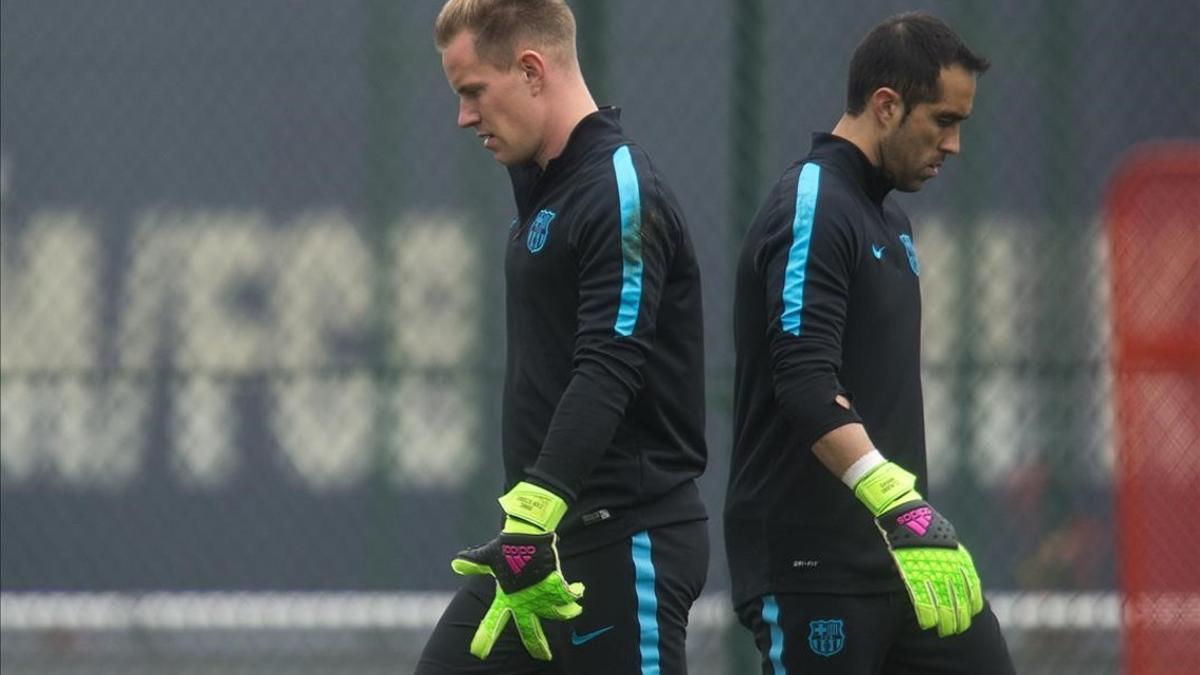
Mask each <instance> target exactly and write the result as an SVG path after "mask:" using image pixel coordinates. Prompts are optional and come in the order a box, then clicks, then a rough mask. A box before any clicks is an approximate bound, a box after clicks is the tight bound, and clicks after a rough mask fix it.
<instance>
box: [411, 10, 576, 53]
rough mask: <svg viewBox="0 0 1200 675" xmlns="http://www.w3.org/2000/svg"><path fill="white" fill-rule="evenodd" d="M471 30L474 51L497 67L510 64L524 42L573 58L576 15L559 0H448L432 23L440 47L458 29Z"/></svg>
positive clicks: (457, 31)
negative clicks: (473, 36)
mask: <svg viewBox="0 0 1200 675" xmlns="http://www.w3.org/2000/svg"><path fill="white" fill-rule="evenodd" d="M463 31H470V32H471V33H472V34H474V35H475V51H476V53H478V54H479V57H480V58H482V59H483V60H485V61H487V62H489V63H491V64H492V65H494V66H497V67H499V68H509V67H510V66H512V65H513V63H514V60H515V57H516V51H517V48H518V47H519V46H520V45H521V43H526V44H528V45H530V46H532V47H534V48H537V49H541V50H543V51H546V52H549V54H548V55H551V56H558V57H559V58H561V59H565V60H566V62H568V63H575V62H576V56H575V15H574V14H572V13H571V8H570V7H568V6H567V3H566V2H564V1H563V0H449V2H447V3H446V4H445V5H444V6H443V7H442V11H440V12H438V16H437V20H436V21H434V24H433V33H434V42H435V44H437V48H438V49H439V50H444V49H446V47H447V46H448V45H449V44H450V42H451V41H453V40H454V38H456V37H458V34H459V33H461V32H463Z"/></svg>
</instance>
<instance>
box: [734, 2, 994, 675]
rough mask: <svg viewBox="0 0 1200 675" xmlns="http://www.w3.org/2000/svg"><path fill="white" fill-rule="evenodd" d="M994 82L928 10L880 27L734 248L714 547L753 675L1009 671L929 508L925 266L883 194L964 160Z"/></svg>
mask: <svg viewBox="0 0 1200 675" xmlns="http://www.w3.org/2000/svg"><path fill="white" fill-rule="evenodd" d="M987 68H988V62H987V61H986V60H984V59H983V58H981V57H979V56H977V55H975V54H974V53H972V52H971V51H970V50H969V49H968V48H967V47H966V46H965V45H964V44H963V43H962V41H961V40H960V39H959V38H958V36H957V35H955V34H954V32H953V31H952V30H951V29H950V28H949V27H948V26H946V25H945V24H944V23H942V22H941V21H939V20H938V19H936V18H934V17H932V16H930V15H928V14H907V15H901V16H899V17H896V18H893V19H891V20H889V21H887V22H885V23H883V24H881V25H879V26H877V27H876V28H875V29H874V30H872V31H871V32H870V33H869V34H868V35H867V36H866V38H865V39H864V40H863V41H862V42H861V43H860V45H859V46H858V48H857V50H856V51H855V53H854V57H853V59H852V61H851V65H850V77H849V87H848V89H849V91H848V96H847V109H846V112H845V114H844V115H843V116H842V118H841V120H840V121H839V122H838V123H837V125H836V126H835V127H834V129H833V132H832V133H828V134H816V135H814V137H813V144H812V150H811V152H810V153H809V155H808V156H807V157H806V158H805V159H803V160H802V161H800V162H797V163H796V164H795V165H793V166H792V167H791V168H790V169H788V170H787V171H786V172H785V173H784V174H783V177H782V178H781V179H780V180H779V182H778V183H777V184H776V185H775V186H774V188H773V189H772V190H771V192H770V193H769V194H768V196H767V199H766V201H765V203H764V204H763V206H762V208H761V210H760V211H759V213H758V215H757V217H756V218H755V220H754V222H753V223H752V225H751V227H750V230H749V232H748V234H747V236H746V240H745V243H744V245H743V248H742V253H741V258H740V260H739V264H738V272H737V291H736V292H737V301H736V306H735V311H734V329H735V342H736V349H737V372H736V376H735V378H736V385H735V420H734V428H735V431H734V433H735V439H734V454H733V460H732V464H731V468H730V480H729V488H728V493H727V502H726V507H725V538H726V549H727V554H728V558H729V567H730V572H731V576H732V581H733V595H734V604H735V607H736V609H737V612H738V618H739V620H740V621H741V622H742V624H744V625H745V626H746V627H747V628H749V629H750V630H751V631H752V632H753V633H754V637H755V641H756V643H757V646H758V648H759V651H760V653H761V655H762V670H763V673H764V674H773V675H783V674H784V673H794V674H796V675H801V674H803V675H810V674H813V673H854V674H856V675H873V674H877V673H889V674H891V673H895V674H901V673H911V674H913V675H917V674H922V675H928V674H941V673H962V674H964V675H965V674H968V673H969V674H971V675H985V674H989V673H1003V674H1007V673H1012V672H1013V666H1012V663H1011V660H1010V658H1009V656H1008V651H1007V647H1006V646H1005V643H1004V638H1003V636H1002V635H1001V633H1000V629H999V625H998V624H997V621H996V618H995V616H994V615H993V614H992V612H991V610H990V609H989V608H988V607H987V604H986V603H985V602H984V600H983V594H982V589H981V587H980V581H979V576H978V574H976V571H975V565H974V563H973V561H972V560H971V556H970V554H969V553H968V552H967V549H966V548H965V547H964V546H963V544H962V543H961V542H960V541H959V538H958V535H957V533H956V531H955V529H954V527H953V526H952V525H951V524H950V522H949V521H948V520H947V519H946V518H945V517H944V516H942V514H940V513H939V512H938V511H937V509H936V508H935V507H934V506H933V505H932V504H931V503H930V502H929V501H926V499H925V495H928V488H927V486H926V471H925V433H924V425H923V416H924V410H923V406H922V402H921V382H920V328H921V298H920V288H919V284H918V281H919V277H920V272H921V269H920V263H919V262H918V258H917V249H916V242H915V237H914V234H913V231H912V227H911V225H910V223H909V220H908V218H907V216H905V214H904V212H903V211H901V210H900V208H899V206H897V205H896V203H895V201H894V200H892V199H891V198H890V197H889V196H888V195H889V193H890V192H891V191H893V190H899V191H902V192H915V191H917V190H920V189H921V187H922V186H923V185H924V184H925V182H926V181H928V180H930V179H932V178H934V177H935V176H937V175H938V173H939V172H940V171H941V169H942V163H943V161H944V160H945V159H946V158H947V157H948V156H950V155H956V154H958V152H959V128H960V126H961V124H962V122H963V120H965V119H966V118H967V117H968V116H969V115H970V114H971V108H972V105H973V102H974V97H975V85H976V78H977V76H978V75H979V74H980V73H983V72H984V71H985V70H987Z"/></svg>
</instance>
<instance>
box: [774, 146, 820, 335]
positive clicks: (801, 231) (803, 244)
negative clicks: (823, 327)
mask: <svg viewBox="0 0 1200 675" xmlns="http://www.w3.org/2000/svg"><path fill="white" fill-rule="evenodd" d="M820 183H821V167H820V166H818V165H816V164H812V163H809V164H805V165H804V166H803V167H802V168H801V169H800V178H799V180H797V181H796V215H795V217H794V218H793V219H792V247H791V249H789V250H788V262H787V270H786V271H785V272H784V274H783V315H782V316H781V317H780V318H781V321H782V322H783V330H784V331H786V332H788V333H791V334H792V335H799V334H800V314H801V311H802V310H803V309H804V277H805V273H806V272H807V268H808V247H809V244H811V243H812V228H813V215H814V214H815V213H816V211H817V189H818V187H819V186H820Z"/></svg>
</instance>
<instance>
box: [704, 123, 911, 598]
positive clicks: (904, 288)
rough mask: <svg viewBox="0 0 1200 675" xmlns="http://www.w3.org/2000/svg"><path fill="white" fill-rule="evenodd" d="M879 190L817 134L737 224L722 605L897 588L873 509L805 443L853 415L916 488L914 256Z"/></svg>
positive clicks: (873, 178) (842, 144)
mask: <svg viewBox="0 0 1200 675" xmlns="http://www.w3.org/2000/svg"><path fill="white" fill-rule="evenodd" d="M890 188H891V186H890V185H889V184H888V181H887V180H886V179H885V178H884V176H883V175H882V173H881V172H880V171H879V170H878V169H876V168H875V167H874V166H872V165H871V163H870V162H869V161H868V160H867V158H866V156H865V155H863V154H862V152H861V151H859V149H858V148H857V147H856V146H854V145H853V144H851V143H850V142H848V141H846V140H844V139H841V138H839V137H836V136H833V135H830V134H816V135H814V137H813V147H812V151H811V153H810V154H809V156H808V157H807V158H805V159H804V160H803V161H801V162H798V163H797V164H794V165H793V166H792V167H790V168H789V169H788V170H787V171H786V172H785V173H784V174H783V177H782V178H781V179H780V180H779V182H778V183H777V184H776V185H775V186H774V188H773V189H772V190H771V192H770V194H769V195H768V196H767V198H766V202H765V203H764V204H763V206H762V209H761V210H760V211H759V212H758V215H757V216H756V217H755V219H754V222H753V224H752V225H751V227H750V230H749V232H748V233H747V235H746V239H745V242H744V244H743V247H742V252H741V257H740V259H739V261H738V270H737V290H736V294H737V297H736V306H735V308H734V340H735V344H736V349H737V369H736V374H735V393H734V416H735V419H734V448H733V458H732V462H731V466H730V478H729V487H728V492H727V495H726V506H725V538H726V549H727V551H726V552H727V555H728V557H729V566H730V572H731V575H732V581H733V594H734V601H735V602H736V603H742V602H745V601H748V600H750V599H752V598H755V597H758V596H760V595H763V594H765V593H778V592H789V591H791V592H822V593H871V592H879V591H888V590H897V589H900V588H901V585H900V578H899V576H898V574H897V572H896V570H895V568H894V565H893V563H892V560H891V558H890V556H889V555H888V552H887V548H886V546H885V544H884V542H883V539H882V537H881V536H880V534H879V532H878V531H877V530H876V528H875V525H874V522H873V519H872V517H871V514H870V513H869V512H868V510H867V509H866V507H864V506H863V505H862V504H861V503H860V502H859V501H858V500H857V499H856V498H855V497H854V494H853V492H852V491H851V490H850V489H848V488H847V487H846V486H845V485H844V484H843V483H842V482H841V480H840V478H839V477H838V476H834V475H833V474H832V473H831V472H830V471H829V470H828V469H826V468H825V466H824V465H822V464H821V462H820V461H819V460H818V459H817V457H816V455H815V454H814V453H813V452H812V445H813V443H814V442H815V441H816V440H817V439H819V438H821V437H822V436H824V435H825V434H826V433H828V432H830V431H832V430H833V429H836V428H837V427H840V426H843V425H845V424H848V423H852V422H861V423H862V424H863V425H864V426H865V427H866V430H867V433H868V434H869V435H870V437H871V440H872V441H873V442H874V444H875V446H876V447H877V448H879V449H880V450H881V451H882V452H883V454H884V456H885V457H887V458H888V459H891V460H892V461H895V462H896V463H898V464H900V465H901V466H903V467H904V468H905V469H907V470H909V471H911V472H913V473H915V474H917V476H918V485H919V487H920V489H921V490H922V491H924V490H925V429H924V421H923V419H922V405H921V381H920V349H919V344H920V342H919V339H920V326H921V297H920V288H919V284H918V277H919V274H920V266H919V264H918V262H917V257H916V249H915V247H914V243H913V238H912V227H911V225H910V224H909V221H908V217H907V216H905V215H904V212H903V211H901V210H900V208H899V207H898V206H897V205H896V204H895V202H894V201H893V200H891V199H887V193H888V191H889V190H890ZM839 393H842V394H845V395H846V396H847V397H849V398H850V399H851V400H852V401H853V407H852V409H851V410H845V409H843V408H842V407H840V406H838V405H837V404H835V403H834V398H835V397H836V396H837V395H838V394H839Z"/></svg>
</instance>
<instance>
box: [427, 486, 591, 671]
mask: <svg viewBox="0 0 1200 675" xmlns="http://www.w3.org/2000/svg"><path fill="white" fill-rule="evenodd" d="M500 506H501V507H502V508H503V509H504V512H505V513H506V514H508V518H507V519H506V520H505V523H504V529H503V530H502V531H501V532H500V536H498V537H496V538H495V539H493V540H492V541H490V542H488V543H486V544H484V545H482V546H477V547H474V548H469V549H467V550H465V551H460V552H459V553H458V555H457V556H456V557H455V559H454V561H453V562H452V563H451V564H450V566H451V567H452V568H453V569H454V571H455V572H457V573H459V574H490V575H492V576H493V577H495V578H496V599H495V600H493V601H492V606H491V607H490V608H488V611H487V614H486V615H484V617H483V621H481V622H480V623H479V628H478V629H477V630H476V631H475V637H474V638H473V639H472V640H471V653H472V654H474V655H475V656H476V657H478V658H480V659H486V658H487V657H488V654H490V653H491V651H492V646H493V645H495V643H496V639H497V638H499V637H500V633H501V632H503V631H504V627H505V626H506V625H508V621H509V619H510V618H511V619H512V620H513V623H514V624H516V627H517V634H518V635H520V637H521V643H522V644H524V645H525V649H526V651H528V652H529V654H530V656H532V657H533V658H535V659H541V660H543V661H549V660H550V656H551V655H550V644H549V642H548V641H547V640H546V634H545V632H544V631H543V630H542V621H541V620H542V619H553V620H558V621H562V620H566V619H571V618H574V617H576V616H579V614H580V613H581V612H582V611H583V608H582V607H580V606H579V603H578V602H576V601H577V600H579V599H580V598H581V597H583V584H581V583H573V584H569V583H567V582H566V580H565V579H563V576H562V569H561V568H560V567H559V561H558V549H557V547H556V542H557V540H558V535H556V534H554V528H555V527H557V526H558V523H559V521H560V520H562V517H563V514H565V513H566V511H567V505H566V502H564V501H563V500H562V499H561V498H560V497H558V496H557V495H555V494H554V493H552V492H550V491H549V490H546V489H543V488H541V487H538V486H536V485H533V484H531V483H518V484H517V486H516V487H514V488H513V489H512V490H510V491H509V493H508V494H506V495H504V496H503V497H501V498H500Z"/></svg>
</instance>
